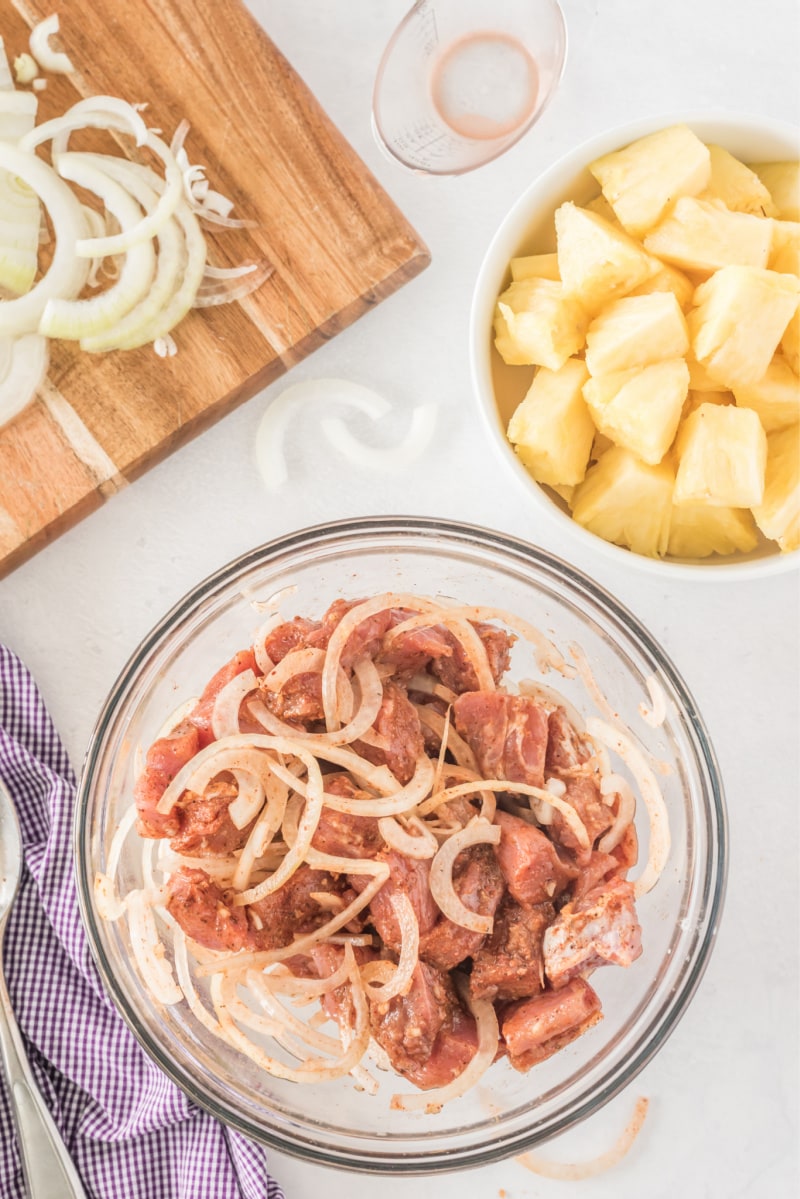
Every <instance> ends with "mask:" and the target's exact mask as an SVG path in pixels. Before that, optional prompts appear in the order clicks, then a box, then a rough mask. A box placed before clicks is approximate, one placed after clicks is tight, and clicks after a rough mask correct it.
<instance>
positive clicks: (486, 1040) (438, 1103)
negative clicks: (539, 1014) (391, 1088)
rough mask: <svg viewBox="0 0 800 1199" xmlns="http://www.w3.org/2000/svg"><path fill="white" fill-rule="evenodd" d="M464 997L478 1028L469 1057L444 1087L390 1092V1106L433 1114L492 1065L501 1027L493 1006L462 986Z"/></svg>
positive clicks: (462, 1092)
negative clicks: (465, 1064) (475, 1040)
mask: <svg viewBox="0 0 800 1199" xmlns="http://www.w3.org/2000/svg"><path fill="white" fill-rule="evenodd" d="M464 999H465V1001H466V1003H467V1006H468V1007H469V1009H470V1011H471V1013H472V1015H473V1016H474V1017H475V1023H476V1025H477V1028H478V1048H477V1050H476V1052H475V1054H474V1056H473V1057H472V1059H471V1061H470V1062H468V1064H467V1066H466V1067H465V1069H464V1070H462V1071H461V1073H460V1074H459V1075H458V1076H457V1077H456V1078H454V1079H453V1081H452V1082H450V1083H448V1084H447V1085H446V1086H444V1087H437V1088H435V1089H433V1090H430V1091H422V1092H418V1093H417V1094H414V1095H393V1096H392V1108H393V1110H395V1111H397V1110H399V1111H404V1112H419V1111H423V1112H427V1113H429V1114H431V1115H433V1114H435V1113H436V1112H439V1111H441V1109H442V1107H443V1106H444V1105H445V1103H449V1102H450V1100H451V1099H457V1098H458V1096H459V1095H463V1094H465V1092H466V1091H468V1090H469V1089H470V1087H473V1086H474V1085H475V1083H476V1082H477V1081H478V1079H479V1078H481V1077H482V1075H483V1074H485V1073H486V1071H487V1070H488V1069H489V1067H490V1066H491V1064H492V1062H493V1061H494V1059H495V1057H496V1056H497V1046H498V1044H499V1042H500V1027H499V1025H498V1023H497V1015H496V1014H495V1010H494V1008H493V1007H492V1005H491V1003H489V1001H488V1000H487V999H473V998H472V996H471V995H470V994H469V990H468V989H467V988H465V989H464Z"/></svg>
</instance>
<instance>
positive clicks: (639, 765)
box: [586, 716, 671, 899]
mask: <svg viewBox="0 0 800 1199" xmlns="http://www.w3.org/2000/svg"><path fill="white" fill-rule="evenodd" d="M586 730H587V732H588V733H589V735H590V736H591V737H596V738H597V740H598V741H600V742H601V744H603V745H606V746H608V748H609V749H611V750H613V751H614V753H615V754H617V755H618V756H619V757H620V758H622V760H623V762H624V763H625V765H626V766H627V767H628V769H629V770H630V772H631V774H632V775H633V777H634V778H635V780H636V783H637V786H638V788H639V794H640V795H641V797H642V799H643V800H644V805H645V807H646V808H647V815H648V817H649V818H650V838H649V842H648V852H647V862H646V864H645V868H644V870H643V871H642V873H641V875H640V876H639V878H638V879H636V881H635V882H634V884H633V890H634V894H635V896H636V898H637V899H638V898H639V896H640V895H644V894H646V893H647V892H648V891H650V890H652V888H653V887H654V886H655V885H656V883H657V882H658V879H659V877H660V875H661V873H662V871H663V870H664V867H665V866H666V864H667V859H668V858H669V851H670V845H671V837H670V831H669V813H668V812H667V806H666V804H665V803H664V796H663V795H662V794H661V788H660V787H659V785H658V782H657V781H656V776H655V775H654V774H653V772H652V770H651V769H650V767H649V766H648V764H647V762H646V761H645V759H644V755H643V754H642V753H641V752H640V750H639V749H637V747H636V746H635V745H634V744H633V742H632V741H631V739H630V737H628V736H626V734H625V733H623V732H620V730H619V729H616V728H612V726H611V725H610V724H606V723H605V722H604V721H602V720H598V719H597V717H596V716H590V717H589V719H588V720H587V721H586Z"/></svg>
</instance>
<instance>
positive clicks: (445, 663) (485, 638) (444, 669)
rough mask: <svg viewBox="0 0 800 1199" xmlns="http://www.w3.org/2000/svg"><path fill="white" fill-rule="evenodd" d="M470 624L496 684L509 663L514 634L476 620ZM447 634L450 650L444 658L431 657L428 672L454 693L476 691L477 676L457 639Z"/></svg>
mask: <svg viewBox="0 0 800 1199" xmlns="http://www.w3.org/2000/svg"><path fill="white" fill-rule="evenodd" d="M470 623H471V624H472V627H473V628H474V629H475V631H476V632H477V634H478V636H479V637H480V639H481V641H482V642H483V647H484V649H485V650H486V657H487V659H488V661H489V670H490V671H491V674H492V678H493V679H494V681H495V683H499V682H500V679H501V678H502V677H503V675H504V674H505V672H506V671H507V670H508V667H509V664H510V662H511V646H512V645H513V644H514V637H512V636H511V634H510V633H506V632H505V630H504V629H496V628H495V627H494V625H490V624H483V623H482V622H480V621H475V622H472V621H471V622H470ZM447 636H448V639H449V640H450V642H451V644H452V647H453V652H452V654H450V655H448V656H446V657H445V656H442V657H439V658H434V660H433V661H432V662H431V666H430V670H431V674H434V675H436V677H437V678H438V679H439V680H440V681H441V682H442V683H444V685H445V687H449V688H450V690H451V691H455V692H456V693H457V694H458V695H461V694H462V693H463V692H465V691H475V690H477V687H478V679H477V676H476V674H475V670H474V667H473V666H472V663H471V662H470V661H469V658H468V657H467V655H466V654H465V652H464V650H463V648H462V645H461V642H460V641H459V640H458V639H457V638H456V637H454V636H453V634H452V633H448V634H447Z"/></svg>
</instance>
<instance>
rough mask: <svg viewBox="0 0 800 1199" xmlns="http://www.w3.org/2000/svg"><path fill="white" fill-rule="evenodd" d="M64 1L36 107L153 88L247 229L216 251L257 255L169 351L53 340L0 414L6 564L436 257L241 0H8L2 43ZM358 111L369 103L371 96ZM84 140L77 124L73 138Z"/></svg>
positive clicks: (14, 42) (16, 49) (157, 110)
mask: <svg viewBox="0 0 800 1199" xmlns="http://www.w3.org/2000/svg"><path fill="white" fill-rule="evenodd" d="M54 9H57V10H58V13H59V17H60V23H61V34H60V41H61V45H62V47H63V49H65V50H66V51H67V53H68V54H69V56H70V58H71V60H72V62H73V64H74V65H75V67H76V74H75V75H71V76H69V77H66V76H53V75H50V76H47V80H48V82H47V88H46V89H45V90H44V91H42V92H40V93H39V120H42V119H47V118H48V117H50V116H54V115H56V114H59V113H61V112H63V111H64V110H65V108H66V107H68V106H69V105H70V104H71V103H74V102H75V100H77V99H79V98H80V97H81V96H87V95H93V94H98V93H106V94H110V95H115V96H121V97H122V98H123V99H126V100H129V101H131V102H134V103H137V102H144V101H147V102H148V105H149V107H148V108H147V110H146V113H145V115H146V118H147V120H148V122H149V123H150V124H152V125H153V126H159V127H160V128H162V129H163V131H164V135H165V140H169V138H170V137H171V136H172V133H173V131H174V130H175V127H176V125H177V124H178V122H179V121H180V120H181V119H182V118H184V117H185V118H186V119H187V120H188V121H189V122H190V125H191V130H190V132H189V135H188V138H187V141H186V149H187V152H188V155H189V159H190V161H191V162H193V163H195V162H196V163H202V164H204V165H205V166H206V167H207V169H208V177H209V180H210V182H211V186H212V187H213V188H215V189H216V190H218V191H220V192H222V193H223V194H224V195H226V196H228V197H229V198H230V199H231V200H233V201H234V203H235V209H234V213H233V215H235V216H240V217H247V218H251V219H253V220H255V221H256V222H257V226H256V227H255V228H251V229H246V230H234V231H225V232H224V233H216V234H214V235H209V242H210V250H209V257H210V259H211V260H212V261H213V262H214V263H215V264H216V265H219V266H233V265H236V264H237V263H240V262H242V261H246V260H251V261H262V260H263V259H267V260H268V261H269V262H271V263H272V264H273V266H274V273H273V274H272V276H271V277H270V278H269V279H268V280H267V282H266V283H264V284H263V286H262V287H261V288H260V289H259V290H258V291H257V292H255V293H254V294H252V295H251V296H249V297H246V298H245V299H243V300H241V301H239V302H236V303H232V304H226V305H222V306H219V307H215V308H207V309H203V310H202V312H200V311H196V312H192V313H191V314H190V315H189V316H188V317H187V318H186V320H185V321H184V322H183V323H182V324H181V325H180V326H179V328H178V329H177V331H176V333H175V340H176V343H177V345H178V353H177V355H176V356H175V357H173V358H168V359H161V358H158V357H157V356H156V354H155V353H154V351H153V349H152V348H151V347H143V348H142V349H139V350H132V351H127V352H124V353H122V352H113V353H108V354H92V355H89V354H85V353H82V352H81V351H80V350H78V349H77V347H76V346H74V345H72V344H70V343H67V342H54V343H53V344H52V349H51V366H50V371H49V376H48V380H47V383H46V384H45V385H44V387H43V388H42V390H41V392H40V393H39V396H38V397H37V399H36V400H35V401H34V403H33V404H32V405H31V406H30V407H29V408H28V409H26V410H25V412H23V413H21V414H20V415H19V416H18V417H17V418H16V420H14V421H13V422H12V423H11V424H10V425H7V426H6V427H5V428H3V429H0V574H3V573H5V572H7V571H8V570H11V569H12V568H13V567H15V566H16V565H18V564H19V563H20V562H22V561H23V560H24V559H25V558H27V557H29V556H30V555H31V554H32V553H34V552H35V551H36V550H37V549H39V548H41V546H43V545H44V544H45V543H46V542H48V541H49V540H51V539H52V538H53V537H55V536H56V535H57V534H59V533H60V532H62V531H63V530H64V529H66V528H68V527H70V526H71V525H73V524H74V523H75V522H76V521H78V520H79V519H81V518H82V517H83V516H85V515H86V514H87V513H89V512H91V511H92V510H93V509H95V508H96V507H97V506H98V505H99V504H100V503H101V502H102V501H103V499H104V498H105V497H108V496H109V495H111V494H113V493H114V492H115V491H117V490H119V488H121V487H123V486H124V485H125V484H126V483H129V482H131V481H132V480H133V479H135V478H136V477H137V476H138V475H140V474H142V473H143V472H144V471H145V470H147V468H148V467H149V466H152V465H153V463H156V462H159V461H161V460H162V459H163V458H165V457H166V456H167V455H168V454H169V453H170V452H171V451H173V450H175V449H177V447H178V446H180V445H181V444H183V443H184V442H186V441H187V440H188V439H189V438H191V437H192V436H194V435H195V434H196V433H199V432H200V431H201V430H202V429H204V428H207V427H208V426H209V425H211V424H213V423H214V422H215V421H217V420H219V418H220V417H222V416H224V415H225V414H226V413H227V412H229V411H230V410H231V409H232V408H234V407H235V406H236V405H237V404H240V403H241V402H242V401H243V400H246V399H248V398H249V397H250V396H252V395H253V394H254V393H255V392H257V391H259V390H260V389H261V388H262V387H264V386H265V385H266V384H267V383H269V382H270V381H271V380H272V379H274V378H275V377H276V376H278V375H279V374H281V372H283V371H285V370H287V369H288V368H289V367H290V366H291V365H292V364H293V363H295V362H297V361H298V360H299V359H301V358H303V357H304V356H305V355H306V354H309V353H310V352H311V351H312V350H314V349H315V348H316V347H317V346H319V345H320V344H321V343H322V342H324V341H326V340H327V339H328V338H330V337H332V336H333V334H335V333H337V332H339V330H340V329H343V328H344V327H345V326H346V325H348V324H350V323H351V322H352V321H354V320H356V319H357V318H358V317H359V316H361V314H362V313H364V312H365V311H366V310H367V309H368V308H370V307H371V306H372V305H373V304H375V303H377V302H378V301H380V300H382V299H383V298H384V297H385V296H388V295H390V294H391V293H392V292H393V291H395V290H396V289H397V288H398V287H400V286H401V285H402V284H403V283H405V282H406V281H407V280H409V279H411V278H413V277H414V276H415V275H416V274H418V273H419V272H420V271H421V270H423V269H424V267H425V266H426V265H427V264H428V262H429V255H428V252H427V250H426V248H425V246H424V244H423V243H422V242H421V241H420V239H419V238H418V237H417V235H416V234H415V232H414V230H413V229H412V228H411V226H410V225H409V224H408V223H407V221H406V220H405V219H404V218H403V216H402V215H401V213H400V212H399V211H398V209H397V208H396V207H395V205H394V204H393V203H392V201H391V200H390V199H389V198H388V196H387V195H386V194H385V192H384V191H383V190H382V189H381V188H380V187H379V185H378V184H377V182H376V181H375V179H374V178H373V177H372V176H371V175H370V173H369V171H368V170H367V169H366V167H365V166H364V164H363V163H362V162H361V160H360V159H359V158H358V157H357V155H356V154H355V153H354V151H353V150H352V149H351V148H350V146H349V145H348V144H347V143H346V142H345V140H344V139H343V137H342V136H341V134H339V133H338V131H337V130H336V129H335V128H334V126H333V125H332V123H331V122H330V120H329V119H328V118H327V117H326V115H325V114H324V112H323V111H322V110H321V108H320V107H319V105H318V103H317V102H316V100H315V99H314V97H313V96H312V95H311V93H310V92H309V90H308V89H307V88H306V86H305V85H304V84H303V82H302V81H301V80H300V79H299V78H298V76H297V75H296V74H295V72H294V71H293V70H292V68H291V66H290V65H289V63H288V62H287V61H286V59H285V58H284V57H283V55H282V54H281V53H280V52H279V51H278V50H277V48H276V47H275V46H274V45H273V44H272V42H271V41H270V40H269V38H268V37H267V36H266V35H265V33H264V32H263V30H262V29H261V27H260V26H259V25H258V24H257V22H256V21H255V20H254V19H253V17H252V16H251V15H250V14H249V13H248V11H247V10H246V9H245V8H244V7H243V5H242V4H241V3H239V0H59V3H58V5H55V6H54V5H53V4H52V0H0V34H2V36H3V38H4V40H5V44H6V50H7V52H8V56H9V58H10V59H11V58H13V57H14V56H15V55H18V54H20V53H21V52H23V51H24V50H27V48H28V36H29V30H30V27H31V26H33V25H34V24H35V23H36V22H37V21H39V20H41V19H43V18H44V17H46V16H49V15H50V13H51V12H52V11H54ZM364 119H365V120H367V119H368V114H366V113H365V114H364ZM75 145H76V147H78V148H79V142H78V140H77V138H76V141H75Z"/></svg>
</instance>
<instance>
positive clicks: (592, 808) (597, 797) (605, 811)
mask: <svg viewBox="0 0 800 1199" xmlns="http://www.w3.org/2000/svg"><path fill="white" fill-rule="evenodd" d="M566 787H567V789H566V791H565V792H564V795H563V799H564V800H565V801H566V802H567V803H568V804H570V805H571V806H572V807H573V808H574V809H575V812H576V813H577V816H578V818H579V820H580V821H581V823H582V824H583V827H584V828H585V829H586V832H587V834H588V837H589V844H590V845H594V843H595V842H596V840H597V838H598V837H601V836H602V835H603V833H604V832H606V830H607V829H609V828H611V825H612V824H613V823H614V813H613V812H612V811H611V808H610V807H609V806H608V805H607V804H606V803H604V802H603V797H602V795H601V794H600V788H599V787H598V785H597V783H596V782H595V780H594V779H593V778H589V777H588V776H578V777H577V778H570V779H567V780H566ZM550 833H551V835H552V837H553V840H554V841H557V842H558V844H559V845H563V846H564V848H565V849H569V850H571V851H572V852H573V853H574V854H575V856H576V859H577V861H578V863H579V864H580V865H583V864H584V863H585V862H587V861H588V860H589V855H590V853H591V849H582V848H581V845H580V843H579V841H578V838H577V837H576V836H575V834H574V832H573V831H572V829H571V828H570V827H569V825H568V824H567V822H566V820H565V819H564V817H563V816H562V815H561V813H560V812H558V811H554V812H553V823H552V824H551V825H550Z"/></svg>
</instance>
